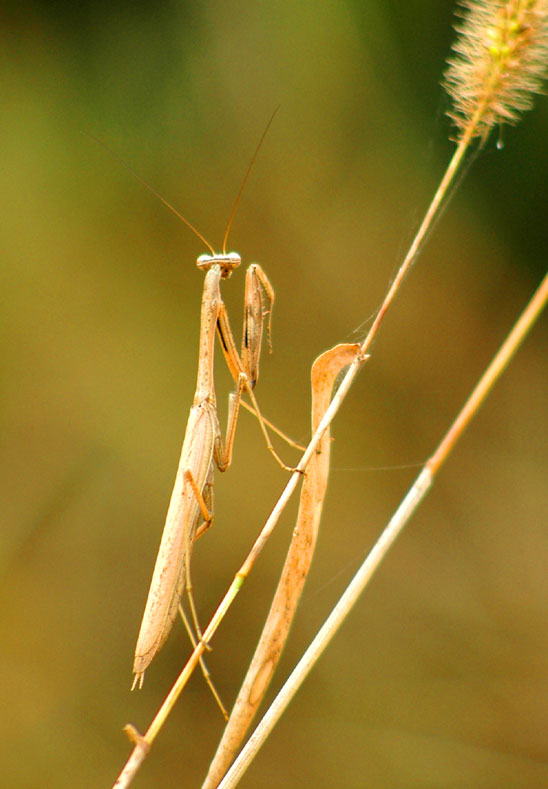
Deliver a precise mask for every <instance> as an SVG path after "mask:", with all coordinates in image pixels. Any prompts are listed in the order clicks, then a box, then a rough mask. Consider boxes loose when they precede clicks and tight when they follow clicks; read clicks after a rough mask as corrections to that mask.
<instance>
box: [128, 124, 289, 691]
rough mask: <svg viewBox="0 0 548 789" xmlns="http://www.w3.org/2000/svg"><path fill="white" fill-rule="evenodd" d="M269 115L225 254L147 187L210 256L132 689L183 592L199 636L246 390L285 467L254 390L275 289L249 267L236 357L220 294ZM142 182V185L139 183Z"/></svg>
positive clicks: (202, 263)
mask: <svg viewBox="0 0 548 789" xmlns="http://www.w3.org/2000/svg"><path fill="white" fill-rule="evenodd" d="M273 117H274V116H272V118H273ZM272 118H271V119H270V121H269V123H268V125H267V127H266V129H265V131H264V133H263V135H262V137H261V139H260V141H259V144H258V146H257V149H256V151H255V154H254V156H253V158H252V160H251V163H250V165H249V167H248V170H247V173H246V175H245V178H244V181H243V183H242V186H241V188H240V191H239V193H238V196H237V198H236V202H235V204H234V208H233V210H232V214H231V216H230V219H229V222H228V225H227V229H226V232H225V236H224V240H223V252H222V253H221V254H215V252H214V250H213V247H211V245H210V244H209V243H208V242H207V241H206V240H205V238H204V237H203V236H202V235H201V234H200V233H199V232H198V231H197V230H196V229H195V228H194V227H193V226H192V225H191V224H190V223H189V222H188V221H187V220H186V219H185V218H184V217H183V216H182V215H181V214H179V212H178V211H177V210H176V209H175V208H173V206H171V205H170V204H169V203H168V202H167V201H166V200H164V198H163V197H161V195H159V194H158V193H157V192H155V190H154V189H152V187H150V186H149V185H148V184H146V182H144V183H145V185H146V186H147V187H148V188H149V189H151V191H152V192H153V193H154V194H155V195H156V196H157V197H159V199H160V200H161V201H162V202H163V203H164V204H165V205H166V206H167V207H168V208H169V209H170V210H171V211H173V212H174V213H175V214H176V215H177V216H178V217H179V218H180V219H182V221H183V222H184V223H185V224H186V225H187V226H188V227H189V228H190V229H191V230H192V231H193V232H194V233H195V234H196V235H197V236H198V237H199V238H200V239H201V240H202V241H203V242H204V243H205V244H206V246H207V247H208V248H209V249H210V251H211V253H212V254H211V255H201V256H200V257H199V258H198V260H197V266H198V268H200V269H202V270H203V271H205V272H206V276H205V281H204V289H203V295H202V307H201V319H200V340H199V357H198V376H197V384H196V391H195V394H194V400H193V402H192V406H191V408H190V414H189V417H188V422H187V426H186V431H185V437H184V441H183V447H182V450H181V456H180V460H179V467H178V469H177V475H176V478H175V484H174V488H173V492H172V494H171V499H170V503H169V508H168V512H167V517H166V523H165V526H164V531H163V534H162V539H161V543H160V548H159V551H158V556H157V559H156V564H155V566H154V572H153V575H152V581H151V584H150V589H149V593H148V598H147V602H146V606H145V611H144V614H143V619H142V622H141V628H140V631H139V637H138V639H137V646H136V648H135V659H134V664H133V672H134V675H135V677H134V682H133V687H135V686H137V685H138V686H139V687H141V686H142V683H143V678H144V673H145V671H146V669H147V668H148V666H149V665H150V663H151V662H152V660H153V659H154V657H155V656H156V655H157V654H158V652H159V651H160V649H161V648H162V646H163V644H164V643H165V641H166V639H167V636H168V634H169V632H170V630H171V627H172V624H173V622H174V620H175V618H176V616H177V611H178V608H179V603H180V600H181V596H182V593H183V590H184V588H185V587H186V590H187V593H188V599H189V605H190V608H191V614H192V619H193V622H194V626H195V628H196V631H197V633H198V636H199V637H200V629H199V625H198V618H197V615H196V610H195V605H194V602H193V598H192V592H191V581H190V556H191V551H192V544H193V542H194V541H195V539H197V537H199V536H201V535H202V534H203V533H204V532H205V531H206V530H207V529H208V528H209V526H210V525H211V522H212V518H213V473H214V467H215V465H216V466H217V468H218V469H219V470H220V471H225V470H226V469H227V468H228V467H229V466H230V463H231V459H232V446H233V442H234V434H235V430H236V422H237V418H238V413H239V408H240V403H241V398H242V395H243V393H244V391H245V392H247V393H248V394H249V396H250V399H251V402H252V405H253V410H254V411H255V414H256V415H257V417H258V420H259V424H260V427H261V430H262V432H263V435H264V437H265V440H266V444H267V447H268V448H269V450H270V451H271V452H272V454H273V455H274V457H275V458H276V460H277V461H278V462H279V463H280V465H281V466H282V467H283V468H285V469H287V468H288V467H287V466H285V464H284V463H283V462H282V461H281V460H280V458H279V457H278V456H277V454H276V452H275V450H274V448H273V447H272V444H271V442H270V439H269V436H268V432H267V430H266V427H265V420H264V419H263V417H262V416H261V413H260V410H259V407H258V404H257V401H256V398H255V395H254V392H253V388H254V386H255V384H256V382H257V378H258V375H259V358H260V353H261V345H262V336H263V324H264V319H265V317H266V316H267V315H268V326H267V338H268V342H269V345H270V327H271V319H272V306H273V303H274V291H273V288H272V285H271V284H270V281H269V279H268V277H267V276H266V274H265V272H264V271H263V269H262V268H261V267H260V266H259V265H258V264H257V263H254V264H252V265H251V266H250V267H249V268H248V269H247V272H246V281H245V296H244V324H243V334H242V345H241V352H240V353H238V350H237V348H236V343H235V341H234V336H233V334H232V330H231V328H230V324H229V320H228V314H227V311H226V307H225V305H224V303H223V300H222V296H221V290H220V283H221V280H223V279H228V278H229V277H230V276H231V274H232V272H233V271H234V269H235V268H237V267H238V266H239V265H240V264H241V257H240V255H238V253H236V252H229V253H227V252H226V242H227V238H228V234H229V231H230V227H231V225H232V220H233V218H234V214H235V212H236V209H237V206H238V203H239V201H240V198H241V195H242V192H243V189H244V187H245V184H246V181H247V178H248V176H249V173H250V172H251V169H252V167H253V164H254V162H255V159H256V157H257V153H258V151H259V148H260V146H261V144H262V142H263V140H264V137H265V135H266V132H267V131H268V128H269V126H270V123H271V122H272ZM137 177H138V176H137ZM139 180H141V181H142V179H139ZM264 295H266V298H267V300H268V306H267V307H266V309H265V300H264ZM216 333H217V334H218V336H219V339H220V343H221V349H222V352H223V355H224V357H225V360H226V363H227V365H228V368H229V370H230V373H231V375H232V377H233V378H234V380H235V382H236V391H235V392H234V393H232V394H231V395H230V396H229V410H228V421H227V428H226V436H225V440H224V442H223V438H222V434H221V428H220V424H219V418H218V415H217V406H216V400H215V384H214V371H213V358H214V350H215V347H214V346H215V334H216Z"/></svg>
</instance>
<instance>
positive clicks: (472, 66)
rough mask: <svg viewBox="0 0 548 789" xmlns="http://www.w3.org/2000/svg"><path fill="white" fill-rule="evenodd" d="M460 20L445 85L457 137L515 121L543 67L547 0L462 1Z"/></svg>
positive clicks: (547, 53) (547, 62)
mask: <svg viewBox="0 0 548 789" xmlns="http://www.w3.org/2000/svg"><path fill="white" fill-rule="evenodd" d="M461 5H462V6H463V7H464V11H462V12H461V15H462V16H463V22H462V24H461V25H459V26H458V27H457V32H458V33H459V34H460V35H459V38H458V39H457V41H456V42H455V44H454V45H453V51H454V52H455V56H454V57H452V58H451V59H449V61H448V63H449V68H448V70H447V72H446V74H445V79H444V87H445V89H446V90H447V92H448V93H449V95H450V96H451V98H452V99H453V102H454V106H453V108H452V109H451V110H450V111H449V112H448V115H449V117H450V118H451V120H452V121H453V122H454V123H455V125H456V126H457V128H458V130H459V135H458V139H459V141H460V140H461V139H463V138H466V139H468V140H471V139H473V138H475V137H480V138H481V142H482V143H483V142H485V140H486V138H487V136H488V135H489V132H490V131H491V129H492V128H493V127H494V126H496V125H498V124H502V123H517V121H518V120H519V118H520V113H522V112H524V111H525V110H528V109H530V108H531V106H532V103H533V94H535V93H539V92H540V91H541V86H542V80H543V78H544V77H545V76H546V73H547V71H548V0H510V2H501V0H461Z"/></svg>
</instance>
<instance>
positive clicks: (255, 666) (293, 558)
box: [203, 344, 360, 789]
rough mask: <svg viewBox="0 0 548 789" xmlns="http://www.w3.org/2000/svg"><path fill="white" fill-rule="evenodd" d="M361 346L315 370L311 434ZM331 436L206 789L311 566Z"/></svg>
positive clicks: (257, 691) (270, 670)
mask: <svg viewBox="0 0 548 789" xmlns="http://www.w3.org/2000/svg"><path fill="white" fill-rule="evenodd" d="M359 349H360V346H359V345H358V344H351V345H350V344H349V345H337V346H335V347H334V348H332V349H331V350H329V351H326V352H325V353H323V354H322V355H321V356H319V357H318V358H317V359H316V361H315V362H314V364H313V365H312V371H311V384H312V431H313V432H314V430H315V429H316V428H317V426H318V424H319V423H320V419H321V418H322V416H323V414H324V413H325V411H326V409H327V406H328V405H329V401H330V399H331V392H332V390H333V385H334V383H335V379H336V377H337V376H338V375H339V373H340V372H341V370H342V369H343V368H344V367H346V366H347V365H348V364H350V363H351V362H352V361H353V359H354V358H355V357H356V355H357V353H358V352H359ZM330 454H331V439H330V432H329V430H326V431H325V433H324V435H323V437H322V440H321V442H320V444H319V445H318V449H317V450H316V454H315V455H314V456H313V457H312V458H311V460H310V463H309V464H308V468H307V469H306V473H305V478H304V481H303V485H302V488H301V497H300V503H299V512H298V514H297V523H296V526H295V529H294V531H293V538H292V540H291V544H290V546H289V550H288V553H287V557H286V560H285V564H284V567H283V570H282V575H281V578H280V581H279V583H278V587H277V589H276V592H275V594H274V598H273V600H272V605H271V607H270V611H269V613H268V617H267V620H266V622H265V625H264V627H263V631H262V633H261V636H260V638H259V643H258V644H257V648H256V650H255V654H254V655H253V658H252V661H251V664H250V666H249V669H248V671H247V674H246V677H245V679H244V681H243V684H242V687H241V689H240V692H239V693H238V697H237V699H236V702H235V704H234V707H233V709H232V712H231V714H230V720H229V721H228V723H227V725H226V727H225V730H224V732H223V737H222V739H221V742H220V743H219V746H218V748H217V752H216V754H215V756H214V758H213V761H212V762H211V766H210V768H209V772H208V775H207V778H206V780H205V781H204V784H203V789H214V787H216V786H217V785H218V783H219V781H220V780H221V778H222V777H223V775H224V774H225V772H226V770H227V768H228V766H229V765H230V763H231V761H232V760H233V758H234V756H235V754H236V752H237V750H238V748H239V747H240V744H241V743H242V740H243V738H244V736H245V733H246V731H247V729H248V728H249V726H250V724H251V721H252V720H253V717H254V716H255V713H256V711H257V709H258V707H259V705H260V703H261V701H262V699H263V697H264V694H265V693H266V690H267V688H268V686H269V684H270V680H271V679H272V676H273V675H274V671H275V670H276V667H277V665H278V661H279V659H280V657H281V654H282V650H283V648H284V646H285V642H286V640H287V637H288V635H289V628H290V627H291V623H292V621H293V617H294V615H295V612H296V610H297V605H298V602H299V599H300V597H301V593H302V590H303V587H304V583H305V581H306V577H307V575H308V571H309V569H310V565H311V563H312V557H313V555H314V549H315V547H316V540H317V537H318V530H319V525H320V519H321V513H322V507H323V501H324V498H325V492H326V489H327V480H328V476H329V460H330Z"/></svg>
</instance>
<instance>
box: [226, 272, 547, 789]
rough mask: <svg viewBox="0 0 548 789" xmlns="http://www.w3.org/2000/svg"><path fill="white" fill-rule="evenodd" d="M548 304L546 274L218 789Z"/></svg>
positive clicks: (322, 643) (267, 726)
mask: <svg viewBox="0 0 548 789" xmlns="http://www.w3.org/2000/svg"><path fill="white" fill-rule="evenodd" d="M547 302H548V274H547V275H546V276H545V278H544V280H543V282H542V283H541V285H540V286H539V288H538V289H537V291H536V293H535V294H534V296H533V298H532V299H531V301H530V302H529V304H528V305H527V307H526V309H525V310H524V312H523V313H522V315H521V316H520V318H519V320H518V321H517V323H516V325H515V326H514V328H513V329H512V331H511V333H510V334H509V335H508V337H507V339H506V340H505V342H504V343H503V345H502V346H501V348H500V350H499V351H498V353H497V354H496V356H495V358H494V359H493V361H492V362H491V364H490V365H489V367H488V368H487V370H486V371H485V373H484V374H483V376H482V377H481V379H480V381H479V382H478V384H477V386H476V387H475V389H474V391H473V392H472V394H471V395H470V397H469V399H468V400H467V402H466V404H465V405H464V407H463V409H462V411H461V412H460V414H459V415H458V417H457V418H456V420H455V421H454V422H453V424H452V425H451V427H450V429H449V430H448V432H447V433H446V435H445V437H444V438H443V440H442V441H441V442H440V444H439V446H438V448H437V449H436V451H435V452H434V454H433V455H432V456H431V458H430V459H429V460H428V461H427V463H426V464H425V466H424V468H423V469H422V471H421V472H420V474H419V475H418V477H417V479H416V480H415V482H414V483H413V485H412V486H411V488H410V489H409V491H408V493H407V495H406V496H405V498H404V499H403V501H402V502H401V504H400V506H399V507H398V509H397V510H396V512H395V513H394V515H393V516H392V518H391V519H390V521H389V523H388V524H387V526H386V527H385V529H384V530H383V532H382V533H381V535H380V537H379V538H378V540H377V542H376V543H375V545H374V546H373V548H372V549H371V551H370V553H369V554H368V556H367V558H366V559H365V561H364V562H363V564H362V565H361V567H360V569H359V570H358V572H357V573H356V574H355V576H354V577H353V579H352V580H351V582H350V583H349V585H348V587H347V588H346V590H345V591H344V593H343V594H342V596H341V597H340V599H339V601H338V603H337V604H336V606H335V607H334V608H333V611H332V612H331V614H330V615H329V617H328V618H327V620H326V621H325V623H324V624H323V625H322V627H321V628H320V630H319V631H318V633H317V635H316V636H315V638H314V639H313V641H312V642H311V644H310V646H309V647H308V648H307V650H306V652H305V653H304V655H303V656H302V658H301V659H300V661H299V662H298V664H297V665H296V667H295V668H294V670H293V671H292V673H291V675H290V676H289V678H288V679H287V681H286V682H285V684H284V686H283V688H282V689H281V690H280V692H279V693H278V695H277V696H276V698H275V699H274V701H273V702H272V704H271V706H270V707H269V709H268V710H267V712H266V714H265V715H264V717H263V719H262V720H261V722H260V723H259V725H258V726H257V728H256V729H255V731H254V732H253V734H252V735H251V737H250V738H249V740H248V742H247V744H246V745H245V747H244V749H243V750H242V752H241V753H240V755H239V756H238V758H237V759H236V761H235V762H234V764H233V765H232V767H231V768H230V770H229V771H228V772H227V774H226V776H225V778H224V779H223V781H221V783H220V784H218V786H219V789H233V788H234V787H235V786H237V784H238V782H239V780H240V778H241V777H242V776H243V774H244V773H245V771H246V770H247V768H248V766H249V765H250V763H251V761H252V760H253V759H254V758H255V756H256V754H257V753H258V751H259V749H260V748H261V746H262V745H263V743H264V742H265V740H266V739H267V737H268V736H269V734H270V733H271V731H272V730H273V728H274V726H275V725H276V723H277V722H278V720H279V719H280V717H281V716H282V714H283V712H284V711H285V709H286V708H287V706H288V705H289V703H290V701H291V699H292V698H293V697H294V696H295V694H296V693H297V691H298V689H299V688H300V686H301V685H302V683H303V682H304V680H305V679H306V677H307V675H308V674H309V673H310V671H311V670H312V668H313V667H314V666H315V664H316V663H317V661H318V660H319V658H320V656H321V655H322V653H323V651H324V650H325V649H326V647H327V646H328V644H329V643H330V641H331V640H332V638H333V637H334V636H335V634H336V632H337V630H338V629H339V627H340V626H341V625H342V623H343V622H344V620H345V619H346V617H347V616H348V614H349V613H350V611H351V610H352V608H353V606H354V605H355V603H356V602H357V601H358V599H359V597H360V595H361V593H362V592H363V590H364V589H365V587H366V586H367V584H368V583H369V581H370V580H371V578H372V577H373V574H374V573H375V571H376V570H377V569H378V568H379V566H380V564H381V563H382V561H383V560H384V558H385V557H386V555H387V553H388V551H389V550H390V548H391V547H392V545H393V544H394V543H395V541H396V540H397V538H398V537H399V536H400V534H401V533H402V531H403V529H404V527H405V525H406V524H407V522H408V521H409V519H410V518H411V516H412V515H413V513H414V512H415V510H416V508H417V507H418V505H419V504H420V503H421V501H422V500H423V498H424V497H425V495H426V494H427V492H428V491H429V490H430V488H431V486H432V484H433V481H434V479H435V475H436V473H437V472H438V471H439V469H440V467H441V466H442V464H443V463H444V462H445V460H446V459H447V457H448V456H449V453H450V451H451V450H452V449H453V447H454V446H455V444H456V442H457V441H458V439H459V438H460V436H461V435H462V434H463V432H464V430H465V429H466V427H467V426H468V425H469V423H470V421H471V419H472V418H473V417H474V416H475V414H476V413H477V411H478V409H479V407H480V405H481V404H482V403H483V402H484V400H485V399H486V397H487V395H488V394H489V392H490V391H491V389H492V387H493V386H494V384H495V383H496V381H497V380H498V378H499V377H500V375H501V374H502V373H503V371H504V370H505V369H506V367H507V365H508V364H509V362H510V360H511V359H512V357H513V355H514V354H515V352H516V351H517V349H518V348H519V346H520V344H521V343H522V342H523V340H524V339H525V337H526V336H527V333H528V332H529V330H530V329H531V327H532V326H533V324H534V323H535V321H536V320H537V318H538V317H539V315H540V313H541V312H542V310H543V309H544V307H545V306H546V303H547Z"/></svg>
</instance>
